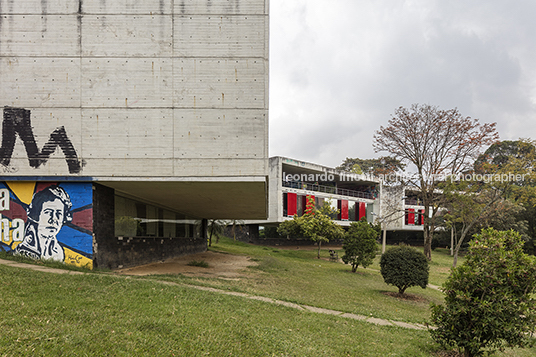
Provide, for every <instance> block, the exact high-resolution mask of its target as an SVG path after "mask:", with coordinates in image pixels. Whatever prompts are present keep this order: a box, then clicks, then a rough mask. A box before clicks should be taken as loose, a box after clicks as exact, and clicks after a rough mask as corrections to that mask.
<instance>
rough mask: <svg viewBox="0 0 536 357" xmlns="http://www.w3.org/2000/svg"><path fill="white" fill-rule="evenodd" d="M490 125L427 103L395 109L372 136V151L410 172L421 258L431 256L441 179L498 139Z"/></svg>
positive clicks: (473, 159) (468, 162)
mask: <svg viewBox="0 0 536 357" xmlns="http://www.w3.org/2000/svg"><path fill="white" fill-rule="evenodd" d="M495 125H496V124H495V123H491V124H488V123H486V124H480V123H479V122H478V119H471V118H470V117H463V116H462V115H461V114H460V113H459V112H458V109H456V108H455V109H450V110H440V109H439V108H438V107H436V106H432V105H428V104H423V105H419V104H413V105H412V106H411V108H409V109H408V108H404V107H400V108H398V109H396V110H395V113H394V115H393V116H392V117H391V119H390V120H389V122H388V126H386V127H383V126H381V127H380V129H379V130H377V131H376V133H375V134H374V143H373V146H374V150H375V151H376V152H380V151H387V152H388V153H390V154H391V155H392V156H394V157H395V158H397V159H399V160H401V161H402V162H404V163H409V164H412V165H413V166H414V167H415V169H416V171H417V172H416V175H415V177H413V178H411V179H409V180H407V181H408V184H409V185H412V186H413V187H414V188H415V189H416V190H417V191H419V193H420V199H421V200H422V202H423V205H424V209H425V214H424V254H425V255H426V257H427V258H428V259H429V260H430V259H431V258H432V234H433V232H434V230H435V223H434V218H435V216H436V215H437V213H438V210H439V207H440V202H438V200H437V199H438V197H439V196H440V195H438V194H437V187H438V183H439V182H441V181H442V179H443V177H445V176H446V175H455V174H458V173H462V172H464V170H466V169H468V168H469V167H470V165H471V164H472V163H473V162H474V161H475V159H476V158H477V157H478V155H479V154H480V152H481V151H480V150H481V149H482V147H483V146H487V145H491V144H493V143H494V142H496V141H497V140H498V139H499V135H498V133H497V131H496V129H495Z"/></svg>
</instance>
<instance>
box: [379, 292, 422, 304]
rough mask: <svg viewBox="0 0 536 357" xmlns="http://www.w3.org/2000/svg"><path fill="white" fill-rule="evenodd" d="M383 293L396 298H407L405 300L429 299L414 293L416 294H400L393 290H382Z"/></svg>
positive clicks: (420, 300)
mask: <svg viewBox="0 0 536 357" xmlns="http://www.w3.org/2000/svg"><path fill="white" fill-rule="evenodd" d="M382 294H383V295H387V296H391V297H394V298H396V299H400V300H405V301H415V302H427V301H428V300H427V299H426V298H424V297H422V296H419V295H414V294H408V293H404V294H399V293H395V292H392V291H382Z"/></svg>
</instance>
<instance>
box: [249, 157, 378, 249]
mask: <svg viewBox="0 0 536 357" xmlns="http://www.w3.org/2000/svg"><path fill="white" fill-rule="evenodd" d="M268 187H269V190H268V203H269V204H268V218H267V219H264V220H247V221H246V224H248V225H249V226H250V227H251V229H250V231H249V234H250V236H251V239H252V240H256V235H257V232H258V228H259V227H263V228H264V227H277V226H278V225H279V224H280V223H281V222H283V221H285V220H289V219H292V217H293V216H294V215H295V214H297V215H299V216H301V215H302V214H303V213H304V210H305V208H306V202H307V199H308V198H313V199H314V201H315V205H316V206H317V207H320V206H322V205H323V204H326V203H329V204H331V205H332V206H333V207H335V208H337V209H338V210H339V211H340V213H339V215H338V216H337V217H333V219H334V220H335V221H336V222H337V223H338V224H340V225H342V226H344V227H347V226H349V225H350V223H351V222H353V221H357V220H360V219H361V218H362V217H366V218H367V220H368V221H369V222H374V221H375V220H376V218H375V217H377V215H379V213H380V209H381V207H380V200H379V197H380V193H381V192H380V190H381V183H380V181H379V180H378V179H377V178H374V177H370V176H365V175H356V174H352V173H348V172H342V171H338V170H336V169H334V168H330V167H326V166H322V165H317V164H313V163H309V162H305V161H300V160H295V159H290V158H286V157H279V156H277V157H272V158H270V164H269V184H268Z"/></svg>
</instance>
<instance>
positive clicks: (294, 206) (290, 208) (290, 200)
mask: <svg viewBox="0 0 536 357" xmlns="http://www.w3.org/2000/svg"><path fill="white" fill-rule="evenodd" d="M296 213H298V195H297V194H296V193H290V192H289V193H287V216H289V217H292V216H294V215H295V214H296Z"/></svg>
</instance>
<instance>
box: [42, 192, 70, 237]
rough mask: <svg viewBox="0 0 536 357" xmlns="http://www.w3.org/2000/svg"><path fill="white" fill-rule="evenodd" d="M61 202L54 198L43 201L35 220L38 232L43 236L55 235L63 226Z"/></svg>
mask: <svg viewBox="0 0 536 357" xmlns="http://www.w3.org/2000/svg"><path fill="white" fill-rule="evenodd" d="M63 208H64V207H63V203H62V202H61V201H60V199H58V198H56V199H55V200H54V201H48V202H44V203H43V208H42V209H41V213H40V214H39V221H38V222H37V223H38V225H37V231H38V234H39V235H41V236H45V237H50V236H56V234H58V232H59V231H60V229H61V227H62V226H63V216H64V213H63Z"/></svg>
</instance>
